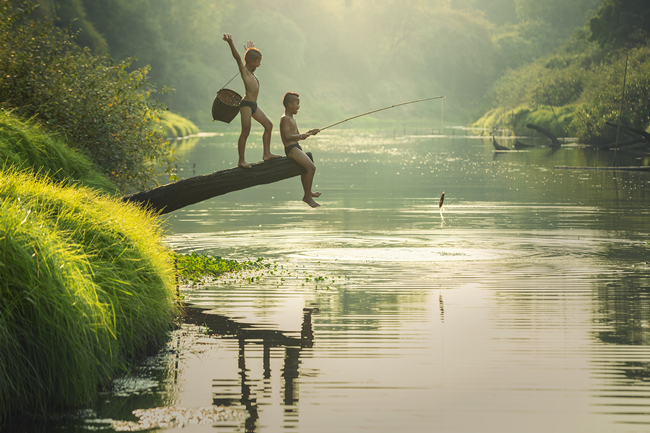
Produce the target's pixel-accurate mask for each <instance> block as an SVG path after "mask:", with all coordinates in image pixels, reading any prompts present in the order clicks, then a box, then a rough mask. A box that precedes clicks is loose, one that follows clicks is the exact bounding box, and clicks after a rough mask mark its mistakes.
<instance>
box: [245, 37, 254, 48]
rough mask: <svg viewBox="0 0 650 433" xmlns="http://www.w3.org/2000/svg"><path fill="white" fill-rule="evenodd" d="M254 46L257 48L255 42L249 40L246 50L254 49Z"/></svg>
mask: <svg viewBox="0 0 650 433" xmlns="http://www.w3.org/2000/svg"><path fill="white" fill-rule="evenodd" d="M254 46H255V44H254V43H253V41H251V40H250V39H249V40H247V41H246V43H245V44H244V50H247V49H249V48H253V47H254Z"/></svg>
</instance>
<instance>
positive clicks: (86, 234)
mask: <svg viewBox="0 0 650 433" xmlns="http://www.w3.org/2000/svg"><path fill="white" fill-rule="evenodd" d="M159 224H160V222H159V220H158V219H157V218H156V217H155V216H154V215H152V214H149V213H147V212H145V211H143V210H141V209H139V208H137V207H135V206H130V205H126V204H123V203H122V202H121V201H120V200H119V199H118V198H110V197H107V196H105V195H99V194H97V193H96V192H95V191H94V190H91V189H88V188H83V187H78V186H69V187H61V186H60V185H57V184H55V183H53V182H52V181H51V180H49V179H47V178H46V177H43V176H39V177H35V176H33V175H31V174H29V173H26V172H20V171H17V170H15V169H11V170H1V171H0V257H2V263H0V422H2V420H3V418H6V417H8V416H9V415H10V414H12V413H16V414H18V413H22V414H31V413H34V414H38V413H44V412H46V411H50V410H57V409H62V408H66V407H70V406H76V405H83V404H87V403H88V402H90V401H92V400H94V399H95V397H96V396H97V390H98V387H99V386H101V385H105V384H107V383H108V382H109V381H110V380H111V378H112V377H114V376H115V374H116V373H118V372H120V371H122V370H123V368H124V366H125V365H126V362H128V361H129V360H130V359H131V358H133V357H136V356H140V355H143V354H144V353H145V352H146V351H147V349H150V348H155V347H158V345H160V344H161V343H162V342H164V341H165V339H166V338H167V332H168V330H169V329H170V328H171V327H172V326H173V322H174V319H175V317H176V316H177V315H178V313H179V305H178V303H177V295H176V290H175V287H174V275H173V263H172V256H171V253H170V251H169V250H168V249H167V248H166V247H164V246H163V244H162V240H161V239H162V231H161V228H160V225H159Z"/></svg>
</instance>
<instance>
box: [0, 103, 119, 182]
mask: <svg viewBox="0 0 650 433" xmlns="http://www.w3.org/2000/svg"><path fill="white" fill-rule="evenodd" d="M12 165H13V166H15V167H20V168H29V167H31V168H32V169H33V170H34V171H35V172H38V173H39V174H40V175H45V176H48V177H50V178H51V179H52V180H55V181H57V182H66V183H80V184H81V185H84V186H87V187H91V188H94V189H97V190H99V191H103V192H106V193H109V194H115V193H117V192H118V189H117V188H116V187H115V185H113V184H112V183H111V182H110V181H109V180H108V178H107V177H106V176H104V175H103V174H101V173H99V171H98V170H97V169H96V167H94V166H93V164H92V162H90V160H89V159H88V158H87V157H85V156H84V155H83V154H82V153H81V152H79V151H77V150H74V149H71V148H70V147H68V145H67V144H66V143H65V142H64V140H63V139H62V138H61V137H56V136H55V135H48V134H46V133H45V132H44V131H43V130H42V128H41V127H39V125H38V124H36V123H35V122H33V121H23V120H20V119H19V118H17V117H16V116H13V115H12V114H11V113H9V112H8V111H6V110H3V109H0V166H6V167H9V166H12Z"/></svg>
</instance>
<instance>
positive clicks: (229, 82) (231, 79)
mask: <svg viewBox="0 0 650 433" xmlns="http://www.w3.org/2000/svg"><path fill="white" fill-rule="evenodd" d="M237 75H239V72H237V73H236V74H235V77H236V76H237ZM235 77H232V78H231V79H230V80H228V82H227V83H226V84H224V85H223V86H221V89H223V88H224V87H226V86H227V85H228V84H230V82H231V81H232V80H234V79H235ZM221 89H219V90H221Z"/></svg>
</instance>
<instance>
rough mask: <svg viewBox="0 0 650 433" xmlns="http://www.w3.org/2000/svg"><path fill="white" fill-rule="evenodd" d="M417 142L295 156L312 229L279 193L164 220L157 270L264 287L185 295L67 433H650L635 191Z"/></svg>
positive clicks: (325, 146) (315, 142)
mask: <svg viewBox="0 0 650 433" xmlns="http://www.w3.org/2000/svg"><path fill="white" fill-rule="evenodd" d="M405 132H406V133H405ZM425 134H426V132H425V131H411V133H410V134H409V133H408V131H402V130H390V131H374V132H373V131H356V130H349V129H339V130H335V129H332V130H328V131H324V132H323V133H321V134H320V135H319V136H317V137H314V138H310V139H309V140H307V141H306V142H305V143H304V144H305V146H304V147H305V150H307V151H311V152H312V153H313V155H314V160H315V163H316V166H317V172H316V178H315V185H316V186H315V188H314V189H315V190H318V191H320V192H321V193H322V196H321V197H320V198H318V199H317V201H318V202H319V203H321V204H322V206H321V207H320V208H317V209H311V208H309V207H308V206H307V205H306V204H304V203H303V202H301V201H300V198H301V197H302V189H301V185H300V181H299V179H298V178H292V179H287V180H284V181H281V182H277V183H274V184H269V185H264V186H259V187H255V188H251V189H247V190H243V191H239V192H234V193H230V194H227V195H224V196H221V197H216V198H213V199H211V200H208V201H205V202H202V203H198V204H196V205H193V206H190V207H187V208H184V209H181V210H178V211H176V212H173V213H172V214H170V215H169V216H168V217H167V218H166V221H167V225H168V227H169V233H170V235H169V237H168V242H169V244H170V246H172V247H173V248H174V249H176V250H179V251H182V252H192V251H196V252H199V253H206V254H212V255H218V256H223V257H228V258H234V259H238V260H244V259H250V260H256V259H257V258H263V262H264V263H265V264H266V267H265V268H263V269H262V270H260V271H250V272H245V273H242V274H241V275H239V274H237V275H232V276H229V277H227V278H223V279H221V280H219V281H217V282H216V283H214V284H211V285H207V286H201V287H198V288H194V289H187V288H186V289H185V290H184V294H185V296H186V301H187V302H188V303H189V304H190V305H191V306H192V307H191V308H192V309H191V313H190V315H188V318H187V320H186V324H185V325H184V326H183V328H182V329H180V330H178V331H175V333H174V334H173V335H172V338H171V340H170V344H169V346H168V347H167V349H166V350H165V351H163V352H162V353H161V355H159V356H157V357H154V358H152V359H151V360H149V361H148V363H147V364H146V365H145V366H143V367H142V370H141V371H136V372H134V375H133V377H129V378H123V379H120V381H118V386H117V387H116V389H115V390H114V391H112V392H111V393H106V394H104V395H103V397H102V399H101V401H100V403H98V405H97V407H96V408H95V409H94V410H93V411H91V412H90V415H88V416H87V417H86V420H85V421H84V425H85V426H86V427H88V428H89V427H91V426H92V427H93V428H95V429H100V430H101V431H104V429H107V430H106V431H114V429H115V428H116V427H115V426H116V425H117V424H115V423H114V424H113V427H110V426H109V425H108V424H107V423H108V422H109V421H111V420H127V421H131V422H135V421H137V418H136V417H134V416H133V415H132V414H131V412H132V411H133V410H136V409H149V408H152V407H174V408H179V407H182V408H185V409H184V410H186V411H190V412H191V411H193V410H194V411H198V408H206V407H213V408H215V407H217V406H222V405H227V406H228V407H229V408H230V409H231V410H232V413H231V415H232V416H231V417H230V418H227V419H223V420H217V419H214V420H212V421H210V420H208V421H209V422H208V421H206V416H207V415H205V414H203V415H200V414H199V415H196V414H195V415H196V416H195V417H194V421H191V420H190V417H189V416H188V418H187V420H186V421H185V423H184V424H183V425H184V427H185V430H187V431H192V432H194V431H196V432H200V431H205V432H207V431H210V432H214V431H223V432H243V431H256V432H281V431H287V432H288V431H299V432H335V431H336V432H363V431H373V432H398V431H409V432H432V431H440V432H499V433H504V432H576V431H589V432H591V433H597V432H636V431H650V347H649V346H648V343H649V342H650V341H649V340H650V328H649V327H650V310H649V308H648V307H649V306H650V264H649V261H650V244H649V241H650V218H649V217H650V215H649V214H650V210H649V209H650V194H649V193H648V190H649V188H648V187H649V186H650V173H648V172H623V171H597V170H560V169H556V168H554V167H556V166H608V165H611V164H612V160H611V159H612V153H610V152H595V151H590V150H588V149H583V148H581V147H579V146H577V145H572V144H569V145H565V146H563V147H562V148H560V149H557V150H553V149H551V148H548V147H538V148H534V149H530V150H527V151H517V152H495V151H494V149H493V147H492V145H491V142H490V141H489V140H488V139H486V138H480V137H474V136H466V135H465V134H467V132H466V131H464V130H461V129H458V130H455V132H454V134H453V136H444V137H443V136H436V135H433V134H426V135H425ZM236 138H237V135H236V134H235V133H225V134H222V135H216V136H211V137H203V138H200V139H194V140H188V141H184V142H179V144H178V146H177V151H176V155H177V156H178V158H179V162H178V168H179V177H181V178H183V177H189V176H193V175H199V174H204V173H210V172H213V171H215V170H221V169H224V168H229V167H232V166H234V165H235V164H236V145H235V142H236ZM249 142H250V143H249V145H248V148H247V159H248V160H249V161H251V162H252V161H255V160H257V159H258V158H260V157H261V153H262V149H261V144H260V143H259V142H260V136H259V134H258V135H255V134H253V135H252V136H251V138H250V139H249ZM499 142H500V143H502V144H506V145H510V146H511V145H512V141H508V140H505V139H499ZM278 143H279V138H278V137H277V136H274V142H273V146H274V149H273V150H274V151H276V152H277V153H279V151H280V149H279V145H278ZM537 143H538V144H540V145H541V144H543V143H544V142H543V141H542V140H540V141H537ZM618 156H619V160H618V161H617V164H618V165H619V166H621V165H627V166H629V165H648V163H649V162H648V160H647V158H646V159H639V158H635V157H634V156H631V155H629V154H624V153H622V152H619V153H618ZM443 191H444V193H445V202H444V208H443V209H444V211H443V212H440V210H439V208H438V203H439V199H440V195H441V193H442V192H443ZM203 410H205V409H203ZM186 413H188V412H186ZM154 418H155V417H154ZM177 419H179V418H177ZM159 420H160V419H159ZM201 421H203V422H204V424H200V423H199V424H196V423H197V422H201ZM154 425H156V424H155V422H154ZM157 425H158V426H160V425H161V424H157ZM162 425H163V426H164V425H165V424H162ZM166 430H169V431H172V430H174V431H176V430H175V428H162V431H166Z"/></svg>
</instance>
